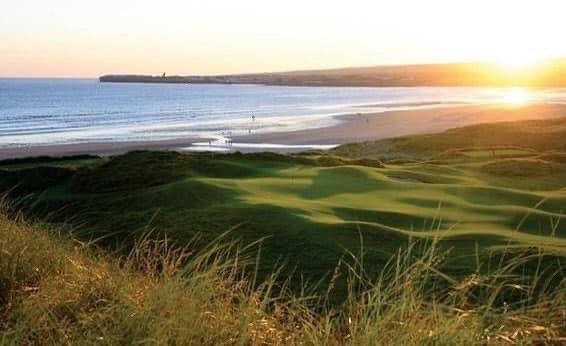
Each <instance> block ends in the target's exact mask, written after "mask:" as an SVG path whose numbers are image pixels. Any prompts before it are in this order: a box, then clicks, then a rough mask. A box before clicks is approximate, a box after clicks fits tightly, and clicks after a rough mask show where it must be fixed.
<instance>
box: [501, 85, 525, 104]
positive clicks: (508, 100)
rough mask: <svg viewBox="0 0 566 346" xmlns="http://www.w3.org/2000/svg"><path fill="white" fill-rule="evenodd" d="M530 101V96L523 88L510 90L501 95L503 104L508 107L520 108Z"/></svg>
mask: <svg viewBox="0 0 566 346" xmlns="http://www.w3.org/2000/svg"><path fill="white" fill-rule="evenodd" d="M530 101H531V94H530V93H529V92H528V91H527V90H526V89H523V88H510V89H508V90H505V91H504V93H503V103H504V104H506V105H509V106H514V107H516V106H522V105H524V104H526V103H529V102H530Z"/></svg>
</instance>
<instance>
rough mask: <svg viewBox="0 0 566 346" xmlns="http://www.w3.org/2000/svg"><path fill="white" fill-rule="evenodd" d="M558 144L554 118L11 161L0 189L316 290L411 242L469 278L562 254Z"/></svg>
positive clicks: (38, 210)
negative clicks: (432, 249) (257, 246)
mask: <svg viewBox="0 0 566 346" xmlns="http://www.w3.org/2000/svg"><path fill="white" fill-rule="evenodd" d="M494 132H495V133H497V134H498V135H497V136H494V135H493V133H494ZM565 136H566V121H565V120H564V119H561V120H550V121H536V122H522V123H501V124H491V125H479V126H471V127H467V128H462V129H456V130H450V131H447V132H444V133H441V134H435V135H423V136H411V137H405V138H399V139H392V140H383V141H379V142H368V143H362V144H352V145H345V146H342V147H339V148H337V149H335V150H333V151H330V152H310V153H303V154H297V155H291V156H285V155H278V154H270V153H263V154H248V155H243V154H238V153H236V154H206V153H199V154H180V153H175V152H132V153H129V154H126V155H123V156H117V157H112V158H93V157H77V158H74V159H73V158H66V159H45V158H44V159H37V160H12V161H10V162H4V163H2V164H1V165H0V169H1V171H0V188H1V189H3V190H10V191H11V192H10V195H11V196H12V199H13V200H14V201H18V203H20V205H21V206H22V207H23V208H25V209H26V210H28V211H30V212H32V213H33V214H34V215H39V216H41V217H42V218H47V219H48V220H50V221H52V222H65V223H66V224H67V225H69V226H71V227H73V228H74V229H75V230H74V232H76V234H77V236H80V237H82V238H83V239H84V238H88V239H99V242H101V243H102V244H107V245H110V246H113V247H121V246H127V244H128V243H129V242H132V241H134V240H135V239H136V238H137V237H139V235H140V234H143V233H145V232H148V231H150V230H154V232H156V233H159V234H160V233H167V234H168V235H171V236H172V237H173V239H175V240H176V241H177V242H179V243H180V244H184V243H187V242H188V241H190V240H193V239H194V238H195V237H198V241H197V244H205V243H208V242H210V241H211V240H213V239H215V238H217V237H219V236H221V235H222V234H224V233H225V232H227V231H230V232H229V234H228V236H229V237H233V238H235V239H239V240H241V241H242V242H244V243H251V242H253V241H256V240H258V239H262V243H261V261H262V262H261V263H262V266H261V268H262V271H265V273H269V272H271V271H272V270H273V268H274V267H276V266H277V265H281V264H284V265H285V267H286V268H287V270H288V271H289V272H291V271H295V272H300V273H302V274H304V275H305V277H307V278H309V279H311V280H315V281H316V280H319V279H321V278H323V277H325V276H326V275H329V274H330V273H331V272H332V270H333V269H334V268H335V266H336V265H337V263H338V262H339V260H340V258H342V257H343V256H344V255H345V253H347V252H348V251H350V252H353V253H360V251H362V249H363V252H364V256H365V257H364V258H365V261H366V262H365V264H366V266H367V269H368V270H369V271H376V272H378V271H379V269H380V268H381V267H382V266H383V265H384V263H385V262H386V261H387V260H388V259H389V258H390V257H391V255H392V254H394V253H395V252H396V251H397V250H398V249H399V247H400V246H404V245H406V244H407V242H408V240H409V239H430V240H436V239H439V240H440V242H439V244H440V245H441V247H442V248H443V249H446V250H447V251H450V256H449V260H448V261H447V264H446V270H448V271H450V272H452V273H469V272H470V271H474V270H476V269H477V268H478V267H479V266H481V265H482V263H483V261H484V259H486V258H488V257H489V256H488V255H493V254H496V253H497V251H502V250H501V249H502V248H505V249H508V248H509V247H513V248H523V249H524V248H539V249H546V250H551V251H554V252H558V253H561V254H563V253H564V252H566V223H565V221H564V220H562V219H563V218H564V217H565V215H566V214H565V213H566V191H565V190H564V187H565V186H566V160H565V159H564V157H565V155H566V154H564V153H565V152H566V151H563V149H564V148H565V146H566V141H565V139H564V138H566V137H565ZM520 144H524V145H520ZM380 160H381V161H380ZM382 162H383V163H382Z"/></svg>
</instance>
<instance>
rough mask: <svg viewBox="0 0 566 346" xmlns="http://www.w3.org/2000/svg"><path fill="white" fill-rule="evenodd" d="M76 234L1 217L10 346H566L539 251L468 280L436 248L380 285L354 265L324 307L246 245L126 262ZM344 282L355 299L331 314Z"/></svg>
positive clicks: (557, 284)
mask: <svg viewBox="0 0 566 346" xmlns="http://www.w3.org/2000/svg"><path fill="white" fill-rule="evenodd" d="M65 234H67V233H62V232H58V230H57V229H53V228H50V227H49V226H46V225H40V224H36V223H29V222H26V220H23V218H21V217H18V218H16V219H14V218H13V217H10V218H9V217H8V216H6V213H0V254H1V257H0V344H46V345H51V344H110V345H112V344H189V345H191V344H194V345H197V344H198V345H208V344H239V345H271V344H274V345H281V344H285V345H295V344H306V345H342V344H347V345H417V344H419V345H420V344H458V345H460V344H477V343H493V344H506V343H514V342H525V343H529V342H535V341H536V342H549V343H551V342H554V343H557V344H558V343H560V342H561V341H562V342H564V341H566V339H564V338H565V337H566V323H565V322H566V281H565V279H564V268H563V267H562V266H561V262H560V261H561V260H563V258H561V257H560V256H558V255H556V256H552V255H551V254H548V253H542V252H539V251H535V250H531V251H526V252H525V251H523V252H521V253H519V254H517V253H511V252H509V251H508V252H505V253H498V254H494V255H493V256H492V258H491V260H489V261H487V262H481V263H480V261H479V260H478V261H477V263H478V264H477V266H478V270H477V272H476V273H474V274H472V275H469V276H466V277H463V278H458V279H457V278H454V277H450V276H447V275H445V274H443V273H442V271H441V267H442V263H443V262H444V261H445V259H446V256H448V255H449V254H448V253H443V252H441V251H439V250H438V249H437V244H436V242H434V241H432V242H429V243H422V242H411V243H409V244H408V246H407V247H405V248H403V249H400V250H399V252H398V253H397V254H396V255H394V256H392V258H391V259H390V261H389V263H388V264H387V265H386V267H385V268H384V269H383V271H382V272H381V274H380V275H379V276H378V277H377V278H376V277H372V276H370V275H368V274H366V273H365V271H364V258H363V255H361V256H357V257H356V256H350V258H349V259H347V260H344V261H342V262H341V263H340V264H339V266H337V269H336V271H335V272H334V275H332V278H331V284H330V286H329V287H328V290H327V291H326V292H325V293H321V294H319V295H314V294H307V293H303V294H300V293H297V292H296V291H291V290H290V289H288V288H287V285H286V282H288V281H287V280H285V278H282V277H279V274H278V271H277V270H275V271H274V273H273V275H272V276H270V277H268V278H267V279H264V280H263V281H262V282H258V281H257V279H255V278H254V275H253V274H251V275H250V274H249V273H253V272H254V268H255V266H256V263H257V258H254V257H251V256H250V255H249V251H248V250H249V248H245V247H240V246H238V245H237V244H235V243H223V241H222V240H219V241H217V242H215V243H213V244H212V245H210V246H209V247H207V248H205V249H202V250H199V251H198V252H192V247H191V246H190V245H189V246H187V247H184V248H179V247H175V246H174V245H172V242H171V241H170V240H169V239H167V238H162V239H159V240H156V239H155V238H152V237H149V236H147V237H142V238H141V239H139V240H138V241H137V243H136V245H135V246H134V247H133V250H132V251H131V252H130V254H129V255H127V256H118V255H115V254H110V253H108V252H106V251H103V250H101V249H98V248H96V247H95V246H93V245H87V244H84V243H81V242H78V241H76V240H74V239H72V238H70V237H68V235H65ZM481 266H493V267H490V268H489V270H484V269H485V268H481ZM340 283H346V286H347V288H348V295H347V299H346V300H345V302H344V303H343V304H341V305H335V304H331V303H330V301H331V299H329V298H330V297H331V296H332V295H333V292H334V287H335V285H338V284H340ZM305 292H309V291H308V290H305Z"/></svg>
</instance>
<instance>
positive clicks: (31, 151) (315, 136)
mask: <svg viewBox="0 0 566 346" xmlns="http://www.w3.org/2000/svg"><path fill="white" fill-rule="evenodd" d="M562 116H566V105H561V104H537V105H528V106H522V107H518V106H515V107H513V106H508V105H500V106H494V105H489V106H487V105H486V106H458V107H456V106H454V107H445V108H429V109H420V110H406V111H392V112H384V113H376V114H363V115H347V116H343V117H342V120H343V122H342V123H341V124H339V125H336V126H331V127H325V128H317V129H308V130H301V131H293V132H278V133H265V134H251V135H245V136H239V137H234V139H233V140H234V142H235V143H271V144H287V145H306V144H343V143H349V142H361V141H367V140H377V139H383V138H390V137H397V136H404V135H411V134H419V133H432V132H440V131H444V130H447V129H450V128H456V127H462V126H466V125H471V124H478V123H487V122H496V121H514V120H528V119H549V118H557V117H562ZM202 141H203V139H202V138H200V139H195V138H183V139H172V140H166V141H151V142H101V143H79V144H62V145H44V146H28V147H14V148H2V149H0V160H1V159H8V158H19V157H31V156H68V155H79V154H96V155H115V154H121V153H125V152H128V151H132V150H142V149H143V150H151V149H154V150H165V149H179V148H186V147H189V146H190V145H191V144H192V143H194V142H202ZM258 150H261V151H265V150H266V149H255V150H254V149H250V148H248V149H245V150H242V151H258ZM269 150H271V151H280V152H289V151H293V149H288V148H287V149H269ZM295 151H296V150H295Z"/></svg>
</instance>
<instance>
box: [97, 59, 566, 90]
mask: <svg viewBox="0 0 566 346" xmlns="http://www.w3.org/2000/svg"><path fill="white" fill-rule="evenodd" d="M99 80H100V81H101V82H111V83H171V84H179V83H187V84H264V85H285V86H344V87H345V86H352V87H412V86H478V87H480V86H485V87H490V86H491V87H498V86H520V87H566V58H565V59H555V60H552V61H548V62H545V63H544V64H537V65H532V66H525V67H512V68H510V67H506V66H502V65H498V64H488V63H458V64H425V65H396V66H372V67H349V68H341V69H330V70H309V71H292V72H273V73H255V74H232V75H213V76H167V75H166V74H165V73H164V74H162V75H160V76H150V75H105V76H102V77H100V78H99Z"/></svg>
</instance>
